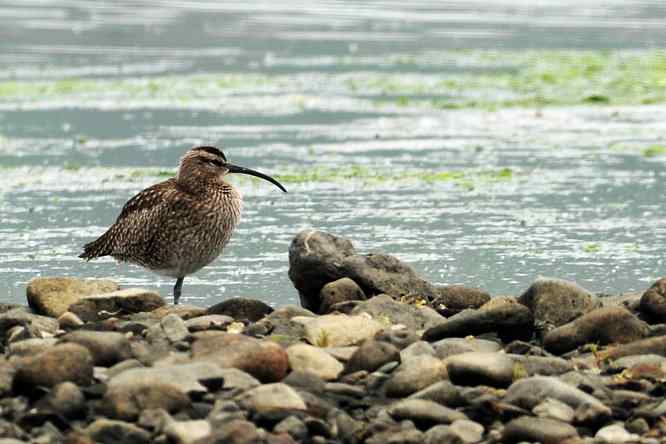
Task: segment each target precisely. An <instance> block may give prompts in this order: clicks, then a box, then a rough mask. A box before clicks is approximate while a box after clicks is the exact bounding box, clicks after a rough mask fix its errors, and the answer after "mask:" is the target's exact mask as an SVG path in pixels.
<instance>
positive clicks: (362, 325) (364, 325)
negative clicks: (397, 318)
mask: <svg viewBox="0 0 666 444" xmlns="http://www.w3.org/2000/svg"><path fill="white" fill-rule="evenodd" d="M292 320H293V321H296V322H299V323H302V324H303V325H304V335H305V339H306V340H307V341H308V342H309V343H310V344H313V345H316V346H318V347H344V346H346V345H354V344H358V343H360V342H362V341H364V340H366V339H368V338H371V337H373V336H375V335H376V334H377V333H378V332H379V331H381V330H382V329H383V328H384V325H382V324H380V323H379V322H377V321H376V320H375V319H372V318H371V317H370V316H369V315H367V314H361V315H355V316H348V315H345V314H330V315H323V316H319V317H315V318H311V317H308V316H303V317H301V316H299V317H294V318H292Z"/></svg>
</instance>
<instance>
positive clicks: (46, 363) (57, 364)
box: [14, 344, 93, 389]
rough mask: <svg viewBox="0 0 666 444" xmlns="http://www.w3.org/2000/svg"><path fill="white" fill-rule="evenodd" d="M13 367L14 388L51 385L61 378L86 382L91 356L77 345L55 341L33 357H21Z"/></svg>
mask: <svg viewBox="0 0 666 444" xmlns="http://www.w3.org/2000/svg"><path fill="white" fill-rule="evenodd" d="M16 368H17V371H16V376H15V378H14V386H15V387H16V388H24V389H26V388H31V387H32V388H34V387H36V386H45V387H53V386H55V385H57V384H60V383H61V382H65V381H71V382H73V383H75V384H77V385H89V384H90V383H91V382H92V377H93V358H92V355H91V354H90V352H89V351H88V349H87V348H85V347H83V346H81V345H78V344H58V345H56V346H54V347H53V348H51V349H49V350H46V351H44V352H42V353H39V354H38V355H36V356H30V357H25V358H21V359H20V360H19V361H18V363H17V367H16Z"/></svg>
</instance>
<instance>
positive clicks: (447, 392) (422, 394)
mask: <svg viewBox="0 0 666 444" xmlns="http://www.w3.org/2000/svg"><path fill="white" fill-rule="evenodd" d="M409 397H410V398H415V399H427V400H429V401H435V402H436V403H438V404H441V405H444V406H450V407H458V406H461V405H462V404H463V398H462V396H461V395H460V390H459V389H458V387H456V386H455V385H453V384H451V383H450V382H449V381H439V382H436V383H434V384H432V385H429V386H428V387H426V388H424V389H423V390H419V391H418V392H416V393H413V394H411V395H410V396H409Z"/></svg>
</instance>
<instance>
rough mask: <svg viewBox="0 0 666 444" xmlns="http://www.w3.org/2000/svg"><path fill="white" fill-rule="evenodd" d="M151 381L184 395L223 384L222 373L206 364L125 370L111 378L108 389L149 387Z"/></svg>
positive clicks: (219, 369)
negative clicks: (160, 382)
mask: <svg viewBox="0 0 666 444" xmlns="http://www.w3.org/2000/svg"><path fill="white" fill-rule="evenodd" d="M151 381H169V383H170V384H172V385H174V386H176V387H178V389H179V390H180V391H182V392H183V393H186V394H192V393H205V392H207V391H208V387H214V388H218V387H221V386H222V383H223V382H224V371H223V370H222V369H221V368H219V367H217V366H216V365H213V364H211V363H206V362H195V363H189V364H180V365H168V366H160V367H140V368H132V369H129V370H125V371H124V372H122V373H119V374H118V375H116V376H114V377H113V378H111V380H110V381H109V383H108V386H109V388H113V387H116V386H125V385H130V386H131V385H139V386H141V385H149V384H150V382H151Z"/></svg>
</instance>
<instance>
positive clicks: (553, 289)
mask: <svg viewBox="0 0 666 444" xmlns="http://www.w3.org/2000/svg"><path fill="white" fill-rule="evenodd" d="M518 301H519V302H520V303H521V304H523V305H525V306H527V307H528V308H529V309H530V310H531V311H532V313H533V314H534V319H535V321H537V322H539V323H542V324H544V323H545V324H548V325H553V326H556V327H559V326H560V325H564V324H566V323H568V322H571V321H573V320H574V319H576V318H578V317H580V316H582V315H584V314H585V313H588V312H590V311H592V310H593V309H595V308H597V307H599V306H600V303H599V301H598V300H597V298H596V297H595V296H594V295H592V293H590V292H589V291H587V290H586V289H584V288H583V287H581V286H579V285H577V284H575V283H573V282H569V281H565V280H563V279H555V278H546V277H540V278H538V279H537V280H536V281H534V282H533V283H532V285H530V287H529V288H528V289H527V290H525V292H524V293H523V294H522V295H521V296H520V297H519V298H518Z"/></svg>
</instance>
